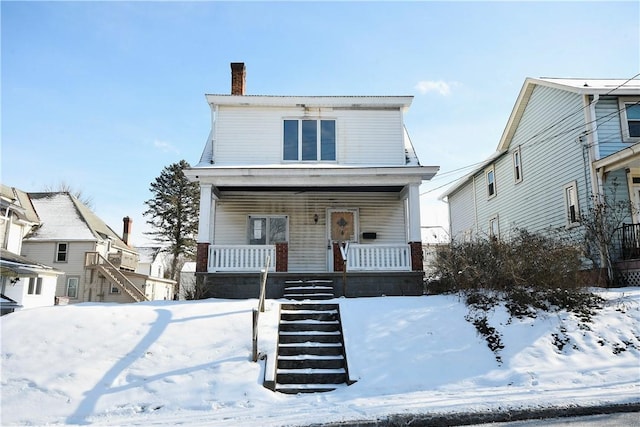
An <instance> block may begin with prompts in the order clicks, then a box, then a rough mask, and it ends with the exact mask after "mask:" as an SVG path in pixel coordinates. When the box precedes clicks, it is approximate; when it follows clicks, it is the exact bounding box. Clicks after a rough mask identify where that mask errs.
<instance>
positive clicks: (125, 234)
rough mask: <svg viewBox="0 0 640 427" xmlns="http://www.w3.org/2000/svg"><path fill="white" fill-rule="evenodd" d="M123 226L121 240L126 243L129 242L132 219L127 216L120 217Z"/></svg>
mask: <svg viewBox="0 0 640 427" xmlns="http://www.w3.org/2000/svg"><path fill="white" fill-rule="evenodd" d="M122 222H123V223H124V224H123V227H122V240H123V241H124V242H125V243H126V244H127V245H128V244H129V235H130V234H131V224H132V223H133V220H132V219H131V218H129V217H128V216H125V217H124V218H122Z"/></svg>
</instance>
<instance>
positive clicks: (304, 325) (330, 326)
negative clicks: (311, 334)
mask: <svg viewBox="0 0 640 427" xmlns="http://www.w3.org/2000/svg"><path fill="white" fill-rule="evenodd" d="M302 331H318V332H334V331H338V332H339V331H340V323H339V322H338V321H337V320H328V321H324V322H323V321H317V320H297V321H292V322H287V321H282V322H280V332H302Z"/></svg>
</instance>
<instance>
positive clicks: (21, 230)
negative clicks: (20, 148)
mask: <svg viewBox="0 0 640 427" xmlns="http://www.w3.org/2000/svg"><path fill="white" fill-rule="evenodd" d="M39 223H40V219H39V218H38V215H37V214H36V212H35V210H34V209H33V206H32V205H31V202H30V200H29V197H28V196H27V194H26V193H25V192H24V191H21V190H19V189H17V188H12V187H9V186H7V185H4V184H1V185H0V314H7V313H10V312H12V311H15V310H17V309H22V308H35V307H44V306H50V305H54V303H55V291H56V281H57V279H58V276H60V275H62V274H63V272H62V271H60V270H57V269H55V268H53V267H51V266H49V265H47V264H43V263H40V262H38V261H34V260H32V259H29V258H26V257H24V256H21V255H20V253H21V251H22V239H23V238H24V236H25V235H26V234H27V233H28V232H29V231H30V230H31V229H32V227H34V226H37V225H38V224H39Z"/></svg>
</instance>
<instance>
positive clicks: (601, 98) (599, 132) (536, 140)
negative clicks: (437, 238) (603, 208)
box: [442, 78, 640, 284]
mask: <svg viewBox="0 0 640 427" xmlns="http://www.w3.org/2000/svg"><path fill="white" fill-rule="evenodd" d="M639 102H640V81H639V80H635V79H631V80H629V79H627V80H625V79H563V78H527V79H526V80H525V82H524V84H523V86H522V89H521V91H520V94H519V96H518V98H517V100H516V103H515V106H514V108H513V110H512V112H511V115H510V117H509V120H508V122H507V125H506V128H505V129H504V132H503V134H502V137H501V139H500V142H499V144H498V147H497V150H496V152H495V153H494V154H493V155H492V156H490V157H489V158H488V159H486V161H484V162H483V163H481V164H480V166H479V167H477V168H476V169H475V170H473V171H472V172H471V173H469V174H468V175H467V176H465V177H464V178H462V179H461V180H459V181H458V182H457V183H456V184H454V185H453V186H452V187H451V188H450V189H449V190H447V192H446V193H445V194H444V195H443V196H442V199H443V200H445V201H446V202H447V203H448V205H449V227H450V234H451V237H452V239H454V240H463V239H468V238H470V237H472V236H478V235H479V236H496V237H504V238H508V236H509V233H510V232H512V231H513V230H514V229H516V228H521V229H527V230H529V231H532V232H536V231H537V232H541V231H544V230H548V229H558V228H574V227H576V228H577V230H579V227H580V213H581V212H586V211H588V210H589V208H590V207H592V206H593V197H594V196H596V195H603V194H606V195H610V194H611V192H612V191H613V190H614V189H615V191H616V195H615V197H616V200H627V201H629V200H631V201H632V202H633V203H635V204H636V205H639V204H640V144H639V143H640V105H639ZM639 224H640V218H638V217H637V216H636V217H634V218H628V224H626V225H625V226H624V227H623V229H621V230H620V235H619V236H620V238H619V240H620V241H619V244H618V245H617V246H616V248H615V256H614V257H615V258H616V259H618V260H620V261H621V262H623V263H624V264H625V265H621V267H622V268H623V269H631V270H629V271H632V270H633V269H635V268H638V267H639V266H636V265H635V261H630V260H633V259H635V258H638V257H640V251H638V249H637V248H638V247H639V246H640V245H639V244H638V235H639V234H640V233H638V231H640V230H639V229H638V227H640V225H639ZM623 236H624V237H623ZM628 279H629V280H630V283H631V284H638V283H640V281H639V280H638V279H640V277H639V275H638V274H636V273H630V274H628Z"/></svg>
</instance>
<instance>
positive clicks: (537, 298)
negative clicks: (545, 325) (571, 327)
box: [434, 230, 600, 317]
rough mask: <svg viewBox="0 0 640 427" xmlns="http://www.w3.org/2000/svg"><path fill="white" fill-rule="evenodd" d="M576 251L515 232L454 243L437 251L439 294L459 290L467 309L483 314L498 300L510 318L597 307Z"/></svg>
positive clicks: (550, 239) (546, 238) (549, 239)
mask: <svg viewBox="0 0 640 427" xmlns="http://www.w3.org/2000/svg"><path fill="white" fill-rule="evenodd" d="M582 260H583V257H582V252H581V250H580V248H579V247H577V246H575V245H572V244H570V243H569V242H567V241H565V240H562V239H561V238H559V237H550V236H546V235H542V234H533V233H529V232H527V231H526V230H517V231H516V232H515V235H514V237H513V238H512V239H511V240H509V241H505V240H499V239H492V238H490V239H481V238H477V239H475V240H473V241H470V242H453V243H451V244H450V245H449V246H446V247H441V248H439V250H438V251H437V252H436V257H435V265H434V272H435V275H436V277H438V281H437V287H438V290H439V291H440V292H460V293H461V294H462V295H463V296H464V297H465V301H466V303H467V305H469V306H470V307H473V308H476V309H482V308H483V307H484V309H485V310H487V309H490V308H492V306H493V305H495V304H497V303H498V302H500V301H502V302H504V303H505V306H506V307H507V309H508V310H509V312H510V314H511V315H512V316H514V317H523V316H529V317H535V313H536V311H537V310H545V311H553V310H557V309H566V310H570V311H574V312H579V313H581V314H584V313H588V312H590V310H591V309H593V308H594V307H596V306H598V304H599V303H600V302H599V300H598V298H597V297H595V296H594V295H593V294H591V293H590V292H589V291H588V290H586V289H585V287H584V285H585V284H584V283H583V277H584V276H583V275H581V273H580V270H581V267H582Z"/></svg>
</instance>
